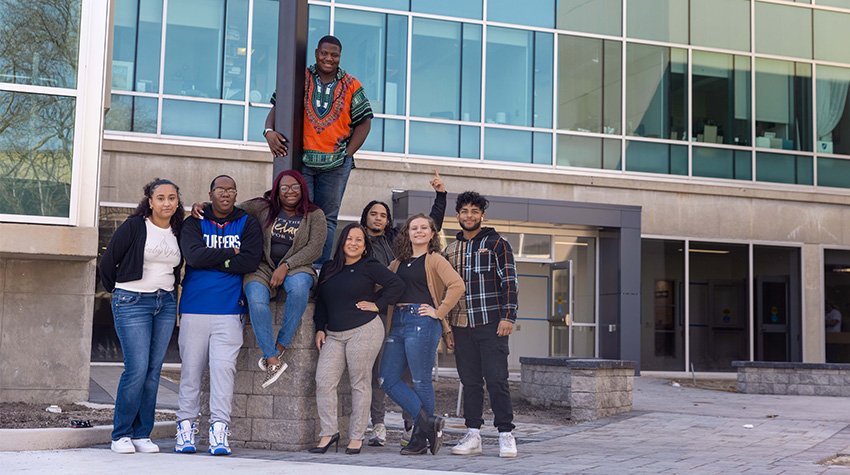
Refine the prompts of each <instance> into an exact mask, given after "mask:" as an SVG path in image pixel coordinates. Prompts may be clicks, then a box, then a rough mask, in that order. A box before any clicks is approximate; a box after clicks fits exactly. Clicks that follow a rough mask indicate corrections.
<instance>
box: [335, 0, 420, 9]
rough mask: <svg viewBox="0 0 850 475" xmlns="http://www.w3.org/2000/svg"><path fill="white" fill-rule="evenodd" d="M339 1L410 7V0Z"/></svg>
mask: <svg viewBox="0 0 850 475" xmlns="http://www.w3.org/2000/svg"><path fill="white" fill-rule="evenodd" d="M339 3H348V4H349V5H362V6H364V7H378V8H391V9H393V10H407V9H408V8H410V0H339Z"/></svg>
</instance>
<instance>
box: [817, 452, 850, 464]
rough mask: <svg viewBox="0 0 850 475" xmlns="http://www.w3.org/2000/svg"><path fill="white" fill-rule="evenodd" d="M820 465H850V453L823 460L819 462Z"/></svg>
mask: <svg viewBox="0 0 850 475" xmlns="http://www.w3.org/2000/svg"><path fill="white" fill-rule="evenodd" d="M818 463H819V464H820V465H837V466H839V467H850V455H848V454H838V455H834V456H832V457H829V458H828V459H824V460H821V461H820V462H818Z"/></svg>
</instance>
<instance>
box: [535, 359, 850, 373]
mask: <svg viewBox="0 0 850 475" xmlns="http://www.w3.org/2000/svg"><path fill="white" fill-rule="evenodd" d="M520 359H521V358H520ZM732 367H733V368H766V369H802V370H814V369H832V370H850V363H794V362H787V361H733V362H732Z"/></svg>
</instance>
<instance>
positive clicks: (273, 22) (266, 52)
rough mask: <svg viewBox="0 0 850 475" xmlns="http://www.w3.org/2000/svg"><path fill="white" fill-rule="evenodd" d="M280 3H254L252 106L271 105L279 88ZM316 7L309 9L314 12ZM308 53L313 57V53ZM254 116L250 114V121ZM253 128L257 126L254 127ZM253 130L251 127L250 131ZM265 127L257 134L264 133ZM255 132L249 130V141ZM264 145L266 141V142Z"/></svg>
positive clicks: (256, 0)
mask: <svg viewBox="0 0 850 475" xmlns="http://www.w3.org/2000/svg"><path fill="white" fill-rule="evenodd" d="M279 5H280V2H278V1H274V0H254V29H253V33H252V34H251V88H250V91H251V92H250V94H249V95H248V100H249V101H251V102H253V103H257V104H259V103H268V102H269V100H270V99H271V97H272V93H273V92H274V91H275V89H276V88H277V87H276V86H277V84H276V81H277V21H278V20H277V19H278V6H279ZM313 8H314V7H312V6H311V7H310V11H311V12H312V10H313ZM307 49H308V50H309V51H310V53H312V51H313V50H312V49H311V48H310V47H309V46H308V47H307ZM254 115H255V114H254V113H253V112H251V113H249V121H250V120H251V119H250V117H253V116H254ZM253 125H256V123H254V124H253ZM250 128H251V127H250V126H249V129H250ZM263 128H264V123H263V124H260V128H259V129H258V131H262V130H263ZM255 134H256V132H254V131H253V130H248V137H249V140H253V139H255V138H256V135H255ZM263 142H265V140H263Z"/></svg>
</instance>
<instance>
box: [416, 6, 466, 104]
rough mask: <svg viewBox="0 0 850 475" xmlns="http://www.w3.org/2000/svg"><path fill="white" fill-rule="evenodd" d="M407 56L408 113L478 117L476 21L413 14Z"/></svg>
mask: <svg viewBox="0 0 850 475" xmlns="http://www.w3.org/2000/svg"><path fill="white" fill-rule="evenodd" d="M411 56H412V58H411V62H412V64H411V78H410V115H414V116H419V117H431V118H438V119H451V120H468V121H479V120H481V26H480V25H473V24H468V23H455V22H449V21H441V20H430V19H426V18H414V20H413V44H412V53H411ZM461 65H463V67H461Z"/></svg>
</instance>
